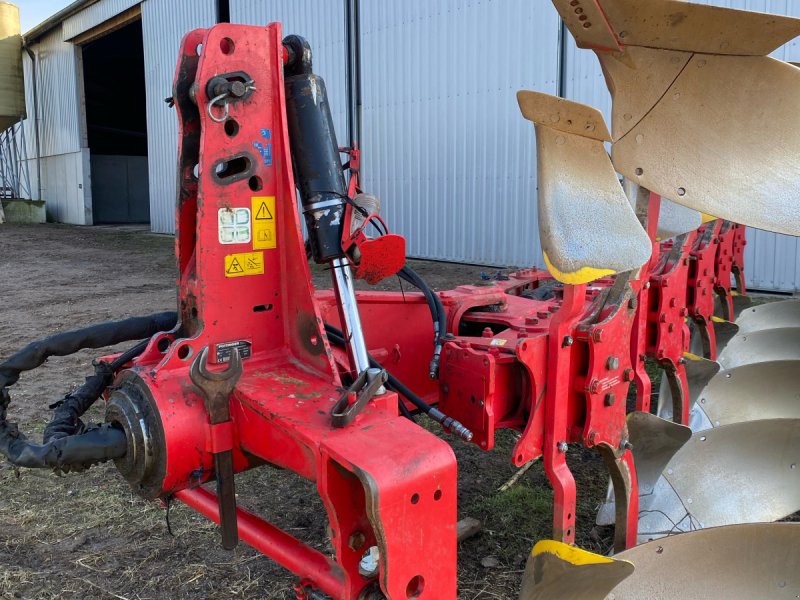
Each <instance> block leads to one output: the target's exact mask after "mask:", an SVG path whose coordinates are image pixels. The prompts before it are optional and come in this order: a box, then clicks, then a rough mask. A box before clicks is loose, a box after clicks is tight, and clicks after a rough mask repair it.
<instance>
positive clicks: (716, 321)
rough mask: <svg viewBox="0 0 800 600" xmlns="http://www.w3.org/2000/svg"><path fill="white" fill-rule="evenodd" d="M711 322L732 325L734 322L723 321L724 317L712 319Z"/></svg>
mask: <svg viewBox="0 0 800 600" xmlns="http://www.w3.org/2000/svg"><path fill="white" fill-rule="evenodd" d="M711 320H712V321H713V322H714V323H732V321H727V320H725V319H723V318H722V317H711Z"/></svg>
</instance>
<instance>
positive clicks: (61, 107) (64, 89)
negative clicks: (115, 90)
mask: <svg viewBox="0 0 800 600" xmlns="http://www.w3.org/2000/svg"><path fill="white" fill-rule="evenodd" d="M32 50H33V52H34V54H35V55H36V57H37V73H36V80H37V81H36V85H37V89H38V95H39V136H40V153H41V156H42V160H41V173H42V185H41V189H42V195H41V196H42V197H41V199H42V200H45V201H46V202H47V212H48V215H49V217H50V218H52V219H54V220H56V221H59V222H62V223H72V224H76V225H87V224H91V222H92V215H91V190H90V187H91V186H90V185H89V150H88V149H87V148H83V147H82V146H83V135H82V126H81V112H80V89H79V87H78V86H79V85H81V83H82V77H81V70H80V54H79V52H80V49H79V48H76V47H75V46H74V45H72V44H69V43H66V42H64V41H62V30H61V27H60V26H59V27H57V28H56V29H54V30H53V31H51V32H49V33H48V34H47V35H45V36H44V37H42V38H41V39H40V40H39V41H38V42H37V43H36V44H33V46H32ZM23 68H24V70H25V103H26V105H27V109H28V115H29V118H28V119H26V120H25V122H24V126H25V137H26V149H27V156H28V158H29V162H28V165H29V170H30V176H31V188H32V195H33V196H34V197H37V196H38V188H39V185H38V182H37V181H36V174H37V171H36V161H35V160H34V159H35V157H36V136H35V129H34V118H33V117H34V115H33V85H34V81H33V72H32V63H31V60H30V58H29V57H28V56H27V54H23Z"/></svg>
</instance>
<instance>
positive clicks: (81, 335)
mask: <svg viewBox="0 0 800 600" xmlns="http://www.w3.org/2000/svg"><path fill="white" fill-rule="evenodd" d="M176 322H177V314H176V313H175V312H164V313H157V314H154V315H150V316H147V317H134V318H131V319H124V320H122V321H111V322H107V323H100V324H98V325H92V326H89V327H85V328H83V329H76V330H72V331H66V332H63V333H59V334H56V335H53V336H50V337H47V338H44V339H41V340H38V341H35V342H32V343H30V344H28V345H27V346H25V348H23V349H22V350H20V351H19V352H17V353H16V354H13V355H12V356H11V357H9V358H8V359H7V360H5V361H4V362H2V363H0V453H2V454H3V455H5V456H6V457H7V458H8V459H9V461H10V462H11V463H12V464H14V465H17V466H20V467H29V468H52V469H55V470H58V471H63V472H68V471H71V470H73V471H76V470H84V469H86V468H88V467H89V466H91V465H93V464H95V463H98V462H104V461H106V460H110V459H114V458H120V457H122V456H124V455H125V452H126V451H127V442H126V439H125V434H124V432H123V431H122V430H121V429H118V428H116V427H114V426H111V425H108V424H105V425H100V426H95V427H90V428H87V427H86V426H85V425H84V424H83V423H82V422H81V420H80V417H81V416H82V415H83V414H84V413H85V412H86V411H87V410H88V409H89V407H91V406H92V404H94V403H95V402H96V401H97V399H98V398H99V397H100V395H101V394H102V393H103V391H105V389H106V388H107V387H108V386H109V385H110V384H111V383H112V379H113V375H114V372H115V371H116V370H117V369H119V368H120V367H122V366H123V365H124V364H125V363H127V362H129V361H130V360H132V359H133V358H135V357H136V356H138V355H139V354H141V353H142V352H143V351H144V349H145V347H146V340H145V341H144V342H141V343H139V344H137V345H136V346H134V347H133V348H131V349H130V350H128V351H126V352H124V353H123V354H121V355H120V356H119V357H117V358H116V359H115V360H114V361H113V362H111V363H110V364H109V363H103V362H101V363H98V364H96V365H95V374H94V375H92V376H90V377H87V378H86V382H85V383H84V384H83V385H82V386H80V387H79V388H78V389H76V390H74V391H73V392H71V393H69V394H67V395H66V396H65V397H64V399H63V400H61V401H59V402H57V403H56V404H54V405H53V407H54V408H55V412H54V415H53V419H52V421H51V422H50V423H49V424H48V426H47V428H46V429H45V433H44V440H43V441H44V443H43V444H35V443H33V442H30V441H28V439H27V438H26V437H25V435H24V434H23V433H22V432H20V431H19V429H18V428H17V426H16V424H14V423H9V422H8V421H7V420H6V416H7V414H6V413H7V409H8V405H9V403H10V401H11V397H10V395H9V393H8V389H7V388H8V387H9V386H11V385H13V384H14V383H16V382H17V381H18V380H19V377H20V374H21V373H23V372H25V371H31V370H33V369H35V368H37V367H39V366H40V365H42V364H43V363H44V362H45V361H46V360H47V359H48V358H49V357H51V356H68V355H70V354H74V353H75V352H77V351H79V350H82V349H85V348H102V347H104V346H112V345H115V344H119V343H122V342H129V341H134V340H142V339H143V338H150V337H152V336H153V335H155V334H156V333H158V332H159V331H168V330H170V329H172V328H173V327H175V324H176Z"/></svg>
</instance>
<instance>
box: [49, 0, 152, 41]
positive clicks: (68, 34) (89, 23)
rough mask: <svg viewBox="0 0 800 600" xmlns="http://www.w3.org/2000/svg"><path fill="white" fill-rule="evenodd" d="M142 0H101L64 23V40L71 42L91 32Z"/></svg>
mask: <svg viewBox="0 0 800 600" xmlns="http://www.w3.org/2000/svg"><path fill="white" fill-rule="evenodd" d="M139 2H141V0H100V2H96V3H94V4H91V5H89V6H87V7H86V8H84V9H83V10H82V11H80V12H79V13H77V14H75V15H72V16H71V17H69V18H68V19H65V20H64V22H63V23H62V26H63V38H62V39H64V40H71V39H72V38H74V37H75V36H76V35H80V34H82V33H83V32H84V31H89V30H90V29H91V28H92V27H96V26H97V25H100V23H103V22H104V21H107V20H108V19H110V18H111V17H115V16H117V15H118V14H119V13H121V12H123V11H125V10H128V9H129V8H130V7H131V6H135V5H137V4H139Z"/></svg>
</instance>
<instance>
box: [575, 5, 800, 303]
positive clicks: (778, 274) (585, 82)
mask: <svg viewBox="0 0 800 600" xmlns="http://www.w3.org/2000/svg"><path fill="white" fill-rule="evenodd" d="M692 1H693V2H695V3H697V4H712V5H715V6H723V7H726V8H735V9H740V10H753V11H758V12H767V13H773V14H779V15H787V16H792V17H800V2H797V1H796V0H692ZM566 55H567V60H566V86H565V89H566V93H565V95H566V97H567V98H570V99H572V100H576V101H578V102H583V103H584V104H590V105H592V106H596V107H597V108H599V109H601V110H602V111H603V114H604V115H605V117H606V120H607V121H608V122H609V123H610V122H611V116H610V109H611V97H610V95H609V93H608V89H607V88H606V85H605V80H604V79H603V74H602V72H601V71H600V65H599V63H598V61H597V59H596V58H595V55H594V53H593V52H590V51H588V50H580V49H578V48H577V47H576V46H575V41H574V40H573V38H572V36H570V35H567V53H566ZM772 56H774V57H775V58H779V59H781V60H786V61H800V40H798V39H795V40H794V41H792V42H790V43H789V44H787V45H785V46H783V47H782V48H780V49H778V50H777V51H776V52H775V53H773V55H772ZM745 272H746V276H747V284H748V285H749V286H750V287H751V288H754V289H760V290H773V291H782V292H796V291H797V290H798V289H800V240H799V239H798V238H795V237H791V236H787V235H779V234H775V233H770V232H767V231H760V230H757V229H752V228H750V229H748V230H747V247H746V250H745Z"/></svg>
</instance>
